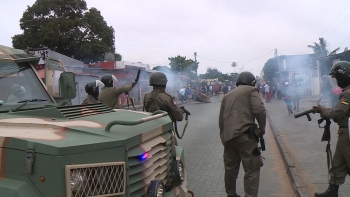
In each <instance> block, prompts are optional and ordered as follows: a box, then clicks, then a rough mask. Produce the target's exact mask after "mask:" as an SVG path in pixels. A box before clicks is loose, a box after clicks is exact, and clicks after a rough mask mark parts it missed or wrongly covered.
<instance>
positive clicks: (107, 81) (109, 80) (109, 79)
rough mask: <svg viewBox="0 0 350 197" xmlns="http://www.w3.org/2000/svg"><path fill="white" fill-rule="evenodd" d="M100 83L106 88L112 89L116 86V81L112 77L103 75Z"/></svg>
mask: <svg viewBox="0 0 350 197" xmlns="http://www.w3.org/2000/svg"><path fill="white" fill-rule="evenodd" d="M101 82H102V83H103V84H104V85H105V86H106V87H113V86H117V82H118V79H117V78H116V77H115V76H114V75H108V74H107V75H104V76H103V77H102V78H101Z"/></svg>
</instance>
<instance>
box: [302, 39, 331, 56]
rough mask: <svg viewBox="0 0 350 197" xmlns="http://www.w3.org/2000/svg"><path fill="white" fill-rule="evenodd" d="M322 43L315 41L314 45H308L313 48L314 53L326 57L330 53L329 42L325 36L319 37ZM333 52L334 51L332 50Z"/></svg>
mask: <svg viewBox="0 0 350 197" xmlns="http://www.w3.org/2000/svg"><path fill="white" fill-rule="evenodd" d="M319 40H320V43H316V42H314V45H307V47H309V48H312V50H313V51H314V54H316V56H317V57H324V56H327V55H328V50H327V42H326V40H325V39H323V38H319ZM332 52H333V51H332Z"/></svg>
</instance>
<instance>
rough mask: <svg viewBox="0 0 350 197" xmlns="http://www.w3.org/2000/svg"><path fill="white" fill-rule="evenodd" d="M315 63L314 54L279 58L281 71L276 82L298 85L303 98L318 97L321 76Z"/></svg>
mask: <svg viewBox="0 0 350 197" xmlns="http://www.w3.org/2000/svg"><path fill="white" fill-rule="evenodd" d="M314 62H315V55H314V54H303V55H284V56H278V67H279V70H278V73H277V77H276V79H274V81H275V82H277V83H280V84H284V82H288V83H289V84H291V85H297V86H298V87H299V90H300V92H299V93H300V95H301V96H310V95H318V94H319V76H318V70H317V67H316V66H314Z"/></svg>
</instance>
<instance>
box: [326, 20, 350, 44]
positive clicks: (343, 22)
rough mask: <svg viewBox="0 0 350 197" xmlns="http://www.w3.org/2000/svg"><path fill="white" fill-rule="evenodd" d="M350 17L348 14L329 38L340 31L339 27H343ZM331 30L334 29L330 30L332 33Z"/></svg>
mask: <svg viewBox="0 0 350 197" xmlns="http://www.w3.org/2000/svg"><path fill="white" fill-rule="evenodd" d="M349 17H350V14H349V15H348V16H346V18H345V19H344V20H343V22H342V23H341V24H340V25H339V26H338V27H337V28H336V29H335V31H334V32H333V33H332V34H331V35H330V36H329V37H328V38H327V39H329V38H331V37H332V36H333V34H334V33H335V32H337V31H338V29H339V27H341V26H342V25H343V24H344V23H345V21H347V20H348V19H349ZM331 32H332V31H330V32H329V33H331ZM326 35H327V34H326Z"/></svg>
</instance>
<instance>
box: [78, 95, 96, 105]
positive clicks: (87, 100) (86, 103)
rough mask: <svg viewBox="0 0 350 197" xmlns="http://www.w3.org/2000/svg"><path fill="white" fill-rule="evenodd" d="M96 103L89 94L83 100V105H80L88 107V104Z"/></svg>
mask: <svg viewBox="0 0 350 197" xmlns="http://www.w3.org/2000/svg"><path fill="white" fill-rule="evenodd" d="M95 103H98V101H97V100H96V99H95V97H93V96H91V95H90V94H88V95H87V96H86V98H85V99H84V100H83V103H81V104H82V105H88V104H95Z"/></svg>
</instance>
